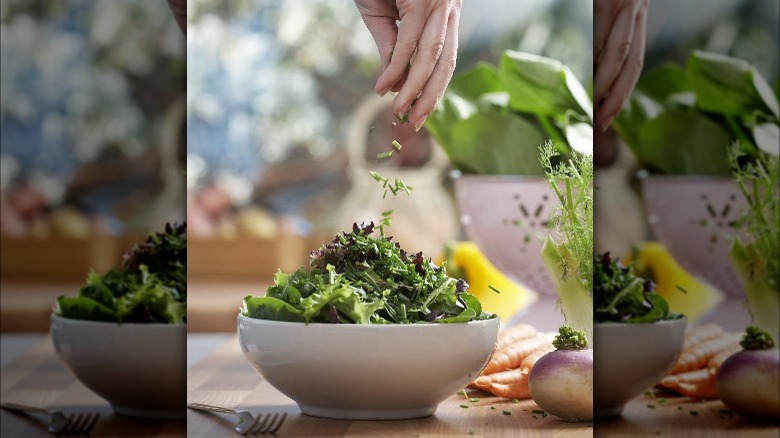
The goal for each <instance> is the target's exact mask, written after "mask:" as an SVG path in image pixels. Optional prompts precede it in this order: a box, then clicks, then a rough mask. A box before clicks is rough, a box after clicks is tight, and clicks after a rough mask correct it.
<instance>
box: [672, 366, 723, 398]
mask: <svg viewBox="0 0 780 438" xmlns="http://www.w3.org/2000/svg"><path fill="white" fill-rule="evenodd" d="M661 386H664V387H666V388H668V389H672V390H674V391H677V392H679V393H680V394H682V395H684V396H687V397H693V398H702V399H708V398H717V397H718V388H717V386H716V381H715V376H714V375H712V374H710V373H709V370H707V369H704V368H703V369H699V370H695V371H688V372H685V373H680V374H675V375H672V376H666V377H664V378H663V379H662V380H661Z"/></svg>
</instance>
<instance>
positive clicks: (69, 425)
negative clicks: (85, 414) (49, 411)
mask: <svg viewBox="0 0 780 438" xmlns="http://www.w3.org/2000/svg"><path fill="white" fill-rule="evenodd" d="M80 418H81V414H70V415H68V416H67V417H65V424H64V425H63V426H62V429H60V431H59V432H57V435H70V433H71V432H72V431H73V427H74V425H75V424H76V423H77V422H78V421H79V420H80Z"/></svg>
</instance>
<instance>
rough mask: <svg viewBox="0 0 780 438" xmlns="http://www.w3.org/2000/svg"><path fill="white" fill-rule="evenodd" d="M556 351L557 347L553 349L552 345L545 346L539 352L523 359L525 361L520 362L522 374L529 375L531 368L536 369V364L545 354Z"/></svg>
mask: <svg viewBox="0 0 780 438" xmlns="http://www.w3.org/2000/svg"><path fill="white" fill-rule="evenodd" d="M551 351H555V347H553V345H552V343H550V344H549V345H545V346H544V347H542V348H540V349H539V350H536V351H534V352H533V353H531V354H529V355H528V356H526V357H525V358H523V361H522V362H520V372H521V373H523V374H528V373H530V372H531V368H533V367H534V364H535V363H536V361H537V360H539V359H541V358H542V356H544V355H545V354H547V353H549V352H551Z"/></svg>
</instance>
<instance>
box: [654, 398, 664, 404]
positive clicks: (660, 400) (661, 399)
mask: <svg viewBox="0 0 780 438" xmlns="http://www.w3.org/2000/svg"><path fill="white" fill-rule="evenodd" d="M655 401H657V402H658V403H666V399H665V398H664V397H658V398H657V399H655Z"/></svg>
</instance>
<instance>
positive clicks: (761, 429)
mask: <svg viewBox="0 0 780 438" xmlns="http://www.w3.org/2000/svg"><path fill="white" fill-rule="evenodd" d="M595 426H596V428H595V437H596V438H601V437H619V436H667V437H678V436H679V437H702V438H705V437H706V438H710V437H712V438H725V437H745V438H747V437H753V438H764V437H766V438H770V437H771V438H777V437H780V424H778V423H774V424H772V423H762V422H758V421H752V420H749V419H747V418H745V417H741V416H739V415H736V414H734V413H733V412H731V411H730V410H729V409H727V408H726V406H725V405H724V404H723V402H721V401H720V400H709V401H701V400H693V399H690V398H688V397H666V398H662V397H656V398H655V399H654V398H651V397H650V396H649V395H642V396H639V397H637V398H635V399H634V400H632V401H631V402H630V403H629V404H628V405H627V406H626V408H625V410H624V411H623V415H621V416H620V417H616V418H613V419H600V420H596V424H595Z"/></svg>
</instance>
